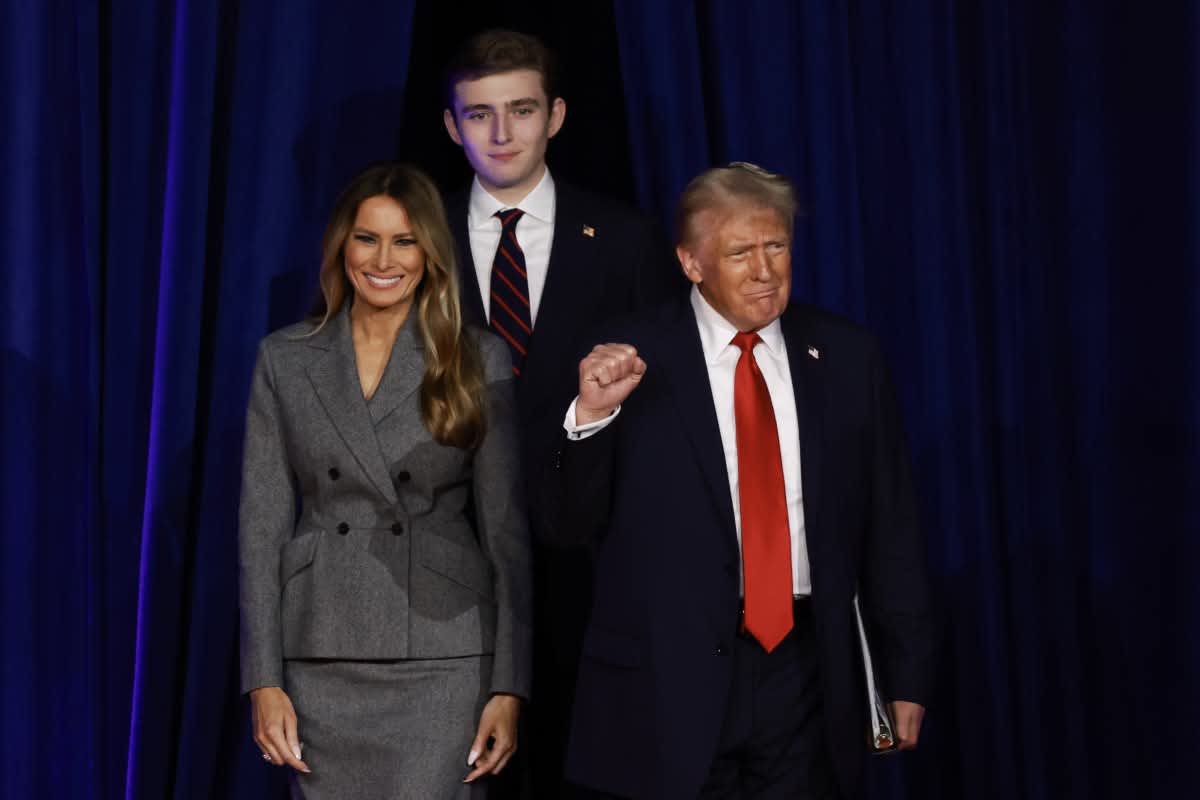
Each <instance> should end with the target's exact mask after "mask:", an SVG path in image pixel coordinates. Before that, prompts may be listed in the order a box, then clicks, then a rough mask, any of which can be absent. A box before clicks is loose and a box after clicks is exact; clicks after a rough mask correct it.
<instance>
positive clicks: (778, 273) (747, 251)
mask: <svg viewBox="0 0 1200 800" xmlns="http://www.w3.org/2000/svg"><path fill="white" fill-rule="evenodd" d="M693 232H694V233H693V236H692V237H691V238H692V239H693V240H694V241H691V242H686V243H684V244H681V245H680V246H679V247H678V248H677V250H676V253H677V255H678V256H679V262H680V264H682V265H683V271H684V274H686V275H687V277H688V280H690V281H691V282H692V283H695V284H698V285H699V286H700V294H702V295H703V296H704V299H705V300H707V301H708V304H709V305H710V306H712V307H713V308H714V309H716V311H717V312H718V313H719V314H720V315H721V316H722V317H724V318H725V319H726V320H728V321H729V323H730V324H731V325H733V326H734V327H735V328H737V329H738V330H739V331H755V330H758V329H759V328H762V327H763V326H765V325H768V324H770V323H771V322H772V321H773V320H776V319H778V318H779V315H780V314H782V313H783V310H784V309H785V308H787V302H788V294H789V292H790V291H791V288H792V237H791V235H790V234H789V233H788V226H787V224H786V222H785V220H784V219H783V218H782V216H781V215H780V214H779V212H778V211H775V210H774V209H770V208H764V207H762V206H741V207H734V208H731V209H718V210H711V211H704V212H701V214H700V216H699V217H698V218H696V219H695V224H694V225H693Z"/></svg>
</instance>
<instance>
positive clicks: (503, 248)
mask: <svg viewBox="0 0 1200 800" xmlns="http://www.w3.org/2000/svg"><path fill="white" fill-rule="evenodd" d="M524 213H525V212H523V211H522V210H521V209H519V208H507V209H504V210H503V211H497V212H496V216H497V217H499V218H500V244H499V245H497V246H496V256H495V258H494V259H493V261H492V285H491V287H490V290H491V294H490V299H491V303H490V305H491V315H490V316H491V319H490V320H488V321H489V322H490V323H491V326H492V330H494V331H495V332H496V333H498V334H500V335H501V336H502V337H504V341H506V342H508V349H509V350H510V351H511V354H512V362H513V367H512V371H513V375H520V374H521V367H522V365H524V363H525V351H526V350H527V349H528V348H529V337H530V336H531V335H532V334H533V323H532V322H531V319H532V315H531V314H530V310H529V278H528V276H527V275H526V274H525V253H524V251H523V250H521V245H519V244H517V222H518V221H520V219H521V216H522V215H523V214H524Z"/></svg>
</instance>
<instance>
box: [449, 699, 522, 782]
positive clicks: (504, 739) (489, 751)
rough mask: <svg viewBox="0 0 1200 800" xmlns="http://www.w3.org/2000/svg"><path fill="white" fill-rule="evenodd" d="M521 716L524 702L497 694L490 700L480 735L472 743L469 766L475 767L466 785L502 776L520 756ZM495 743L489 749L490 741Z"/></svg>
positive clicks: (477, 734)
mask: <svg viewBox="0 0 1200 800" xmlns="http://www.w3.org/2000/svg"><path fill="white" fill-rule="evenodd" d="M520 715H521V698H519V697H517V696H516V695H515V694H496V695H492V699H491V700H488V702H487V705H486V706H484V707H483V713H482V714H480V715H479V731H478V733H476V734H475V741H474V742H472V743H471V753H470V755H468V756H467V766H468V767H474V768H475V769H473V770H471V773H470V774H469V775H467V777H465V778H463V783H470V782H471V781H473V780H475V779H476V778H478V777H479V776H481V775H498V774H499V773H500V770H502V769H504V766H505V765H506V764H507V763H508V760H509V759H510V758H512V754H513V753H515V752H517V717H519V716H520ZM489 738H490V739H491V740H492V746H491V747H490V748H489V747H488V745H487V743H488V739H489Z"/></svg>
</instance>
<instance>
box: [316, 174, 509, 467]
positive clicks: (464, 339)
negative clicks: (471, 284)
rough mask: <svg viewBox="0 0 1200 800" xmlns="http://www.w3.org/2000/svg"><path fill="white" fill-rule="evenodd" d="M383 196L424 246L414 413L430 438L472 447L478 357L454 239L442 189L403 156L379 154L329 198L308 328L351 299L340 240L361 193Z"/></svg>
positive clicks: (480, 425)
mask: <svg viewBox="0 0 1200 800" xmlns="http://www.w3.org/2000/svg"><path fill="white" fill-rule="evenodd" d="M381 195H382V196H386V197H390V198H392V199H393V200H395V201H396V202H397V203H399V204H400V205H401V206H402V207H403V208H404V211H405V213H406V214H407V215H408V219H409V222H410V223H411V225H412V230H413V235H414V237H415V238H416V240H417V244H418V245H420V247H421V250H422V251H424V253H425V275H424V277H423V278H422V279H421V283H420V284H419V285H418V286H417V290H416V302H415V306H416V311H417V319H416V323H417V330H418V333H419V335H420V337H421V341H422V342H423V343H424V345H425V375H424V376H423V377H422V378H421V394H420V398H421V419H422V421H423V422H424V423H425V427H427V428H428V429H429V432H430V433H431V434H433V438H434V440H435V441H437V442H439V443H441V444H445V445H449V446H452V447H460V448H464V449H473V448H474V447H476V446H478V445H479V442H480V441H481V440H482V439H483V433H484V429H485V425H486V421H485V419H484V408H483V398H484V387H485V380H484V375H483V364H482V362H481V360H480V357H479V352H478V349H477V348H476V346H475V343H474V342H472V341H471V339H470V338H469V337H468V336H467V335H466V333H465V332H464V330H463V320H462V309H461V307H460V306H459V302H458V268H457V265H456V264H455V255H454V254H455V247H454V240H453V238H452V236H451V234H450V226H449V224H448V223H447V222H446V210H445V207H444V206H443V205H442V197H441V195H440V194H439V193H438V190H437V187H436V186H434V185H433V181H431V180H430V179H429V178H428V176H426V175H425V173H424V172H422V171H421V170H419V169H417V168H416V167H414V166H412V165H410V164H402V163H397V162H385V163H380V164H374V165H372V166H370V167H367V168H366V169H365V170H363V171H362V172H360V173H359V174H358V175H356V176H355V177H354V179H353V180H351V181H350V184H349V185H348V186H347V187H346V188H345V189H344V190H342V193H341V194H340V195H339V196H338V199H337V201H336V203H335V204H334V208H333V213H332V214H331V215H330V218H329V223H328V224H327V225H326V226H325V235H324V237H323V238H322V240H321V273H320V278H319V282H320V288H321V296H320V297H319V298H318V300H317V302H316V305H315V306H314V308H313V314H312V321H313V323H314V324H315V328H314V330H313V333H316V332H317V331H319V330H320V329H321V328H323V327H324V326H325V325H326V324H327V323H328V322H329V320H330V319H332V318H333V317H334V315H336V314H337V313H338V312H339V311H341V309H342V306H343V305H344V304H345V303H347V302H348V301H352V300H353V296H354V289H353V287H352V286H351V285H350V281H349V279H348V278H347V277H346V270H345V245H346V240H347V238H348V237H349V236H350V231H351V229H352V228H353V227H354V220H355V217H357V216H358V208H359V206H360V205H361V204H362V202H363V201H364V200H366V199H367V198H370V197H378V196H381Z"/></svg>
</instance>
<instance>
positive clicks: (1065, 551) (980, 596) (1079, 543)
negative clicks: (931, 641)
mask: <svg viewBox="0 0 1200 800" xmlns="http://www.w3.org/2000/svg"><path fill="white" fill-rule="evenodd" d="M615 8H616V16H617V20H618V31H619V36H620V48H621V62H622V68H623V75H624V80H625V87H626V97H627V110H628V113H629V125H630V136H631V139H632V144H631V149H632V152H633V154H634V158H635V159H636V165H635V173H636V175H637V176H638V191H639V196H640V199H641V200H642V201H643V202H644V203H646V204H647V205H649V206H652V207H655V208H658V209H660V210H661V211H664V212H665V211H666V210H667V209H668V208H669V206H670V204H671V202H672V199H673V198H674V197H675V196H676V194H677V192H678V190H679V188H680V187H681V186H682V185H683V183H684V182H685V181H686V180H687V179H688V178H689V177H690V176H692V175H694V174H695V173H696V172H698V171H699V170H701V169H703V168H704V167H705V166H707V165H708V164H709V163H711V162H725V161H730V160H738V159H740V160H749V161H755V162H758V163H762V164H765V165H769V166H770V167H771V168H773V169H777V170H780V171H783V172H785V173H787V174H789V175H791V176H794V177H795V178H796V179H797V181H798V183H799V186H800V190H801V194H802V196H803V199H804V200H805V202H806V204H807V206H808V212H807V216H806V218H805V219H804V220H803V221H802V222H801V224H800V227H799V229H798V232H797V237H796V239H797V241H796V253H795V262H796V263H795V269H796V275H795V279H794V286H795V289H794V291H795V293H796V294H797V296H800V297H804V298H806V299H809V300H811V301H814V302H817V303H818V304H821V305H824V306H827V307H830V308H833V309H836V310H839V311H841V312H842V313H844V314H847V315H848V316H850V317H853V318H856V319H859V320H862V321H864V322H866V323H867V324H868V325H869V326H870V327H871V328H873V329H874V330H875V331H877V332H878V333H879V334H880V335H881V336H882V338H883V343H884V346H885V349H886V351H887V353H888V355H889V357H890V361H891V364H892V367H893V370H894V373H895V377H896V380H897V383H898V385H899V391H900V395H901V399H902V402H903V406H904V411H905V419H906V422H907V425H908V428H909V433H910V438H911V441H912V445H913V452H914V458H915V461H916V468H917V476H918V480H919V483H920V488H921V491H922V509H923V512H924V521H925V527H926V528H927V530H928V536H929V559H930V562H931V564H932V565H933V570H934V577H935V580H936V590H937V596H938V597H939V599H940V608H941V609H942V631H943V637H942V659H941V675H940V682H939V687H940V688H939V691H938V694H937V696H936V697H935V698H934V701H933V703H932V706H933V707H932V709H931V715H930V717H929V720H928V725H927V728H926V731H925V733H924V735H923V738H924V742H923V745H922V747H921V749H920V751H919V752H918V753H917V754H916V755H915V757H914V758H910V759H907V760H906V761H904V762H902V763H903V764H904V766H903V767H901V766H900V765H899V764H896V763H887V764H881V765H879V766H878V768H877V769H875V770H872V773H871V774H872V778H873V781H874V783H875V784H876V790H877V792H878V794H879V796H885V797H913V798H917V797H919V798H948V799H949V798H964V797H967V798H1031V799H1033V798H1036V799H1038V800H1042V799H1044V800H1052V799H1053V800H1059V799H1061V798H1081V799H1082V798H1096V797H1112V798H1124V797H1147V798H1149V797H1156V798H1157V797H1162V798H1169V797H1177V796H1182V794H1189V793H1190V792H1189V791H1187V790H1185V788H1184V787H1187V786H1190V785H1193V784H1194V776H1195V772H1194V767H1189V766H1187V764H1188V762H1190V761H1192V760H1193V759H1192V755H1193V754H1194V752H1195V744H1194V741H1192V740H1191V739H1190V737H1189V736H1187V734H1186V733H1184V732H1185V731H1187V730H1189V728H1190V727H1191V726H1192V724H1193V722H1194V720H1195V719H1197V714H1198V713H1200V693H1198V691H1197V688H1196V680H1195V676H1196V675H1198V674H1200V660H1198V652H1200V645H1198V644H1197V642H1198V640H1200V637H1198V636H1197V634H1198V633H1200V629H1198V623H1200V590H1198V589H1197V584H1196V581H1195V573H1196V565H1197V563H1198V558H1197V556H1198V555H1200V546H1198V544H1197V532H1198V531H1200V525H1198V524H1197V523H1198V522H1200V456H1198V453H1200V394H1198V392H1197V356H1198V354H1200V338H1198V335H1197V334H1198V331H1200V281H1198V279H1197V278H1198V270H1197V267H1198V266H1200V258H1198V254H1197V248H1196V243H1197V241H1196V238H1195V237H1196V233H1195V231H1196V230H1197V228H1198V226H1197V222H1196V221H1197V214H1198V212H1200V206H1198V205H1197V200H1198V198H1197V190H1200V181H1198V178H1200V172H1198V170H1197V167H1198V156H1200V148H1198V145H1197V141H1198V140H1197V137H1196V134H1197V121H1198V120H1197V112H1198V109H1200V106H1197V99H1198V98H1200V95H1198V94H1197V92H1198V90H1200V79H1198V76H1200V64H1198V63H1197V53H1198V52H1200V49H1198V48H1197V41H1198V39H1197V36H1196V34H1197V32H1198V31H1200V26H1198V23H1200V15H1197V13H1196V7H1195V5H1194V4H1178V5H1170V6H1169V7H1167V6H1165V5H1155V6H1145V5H1140V6H1137V5H1135V4H1095V3H1084V2H1076V3H1032V2H1016V3H1013V2H980V3H954V2H949V0H914V2H906V3H890V2H881V1H879V0H863V1H862V2H855V3H823V2H812V3H808V2H805V3H793V2H788V1H786V0H777V1H772V0H744V2H738V3H725V2H695V3H693V2H670V1H668V2H658V3H650V4H645V3H639V2H633V1H632V0H618V2H617V3H616V4H615ZM668 32H669V33H668Z"/></svg>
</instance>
